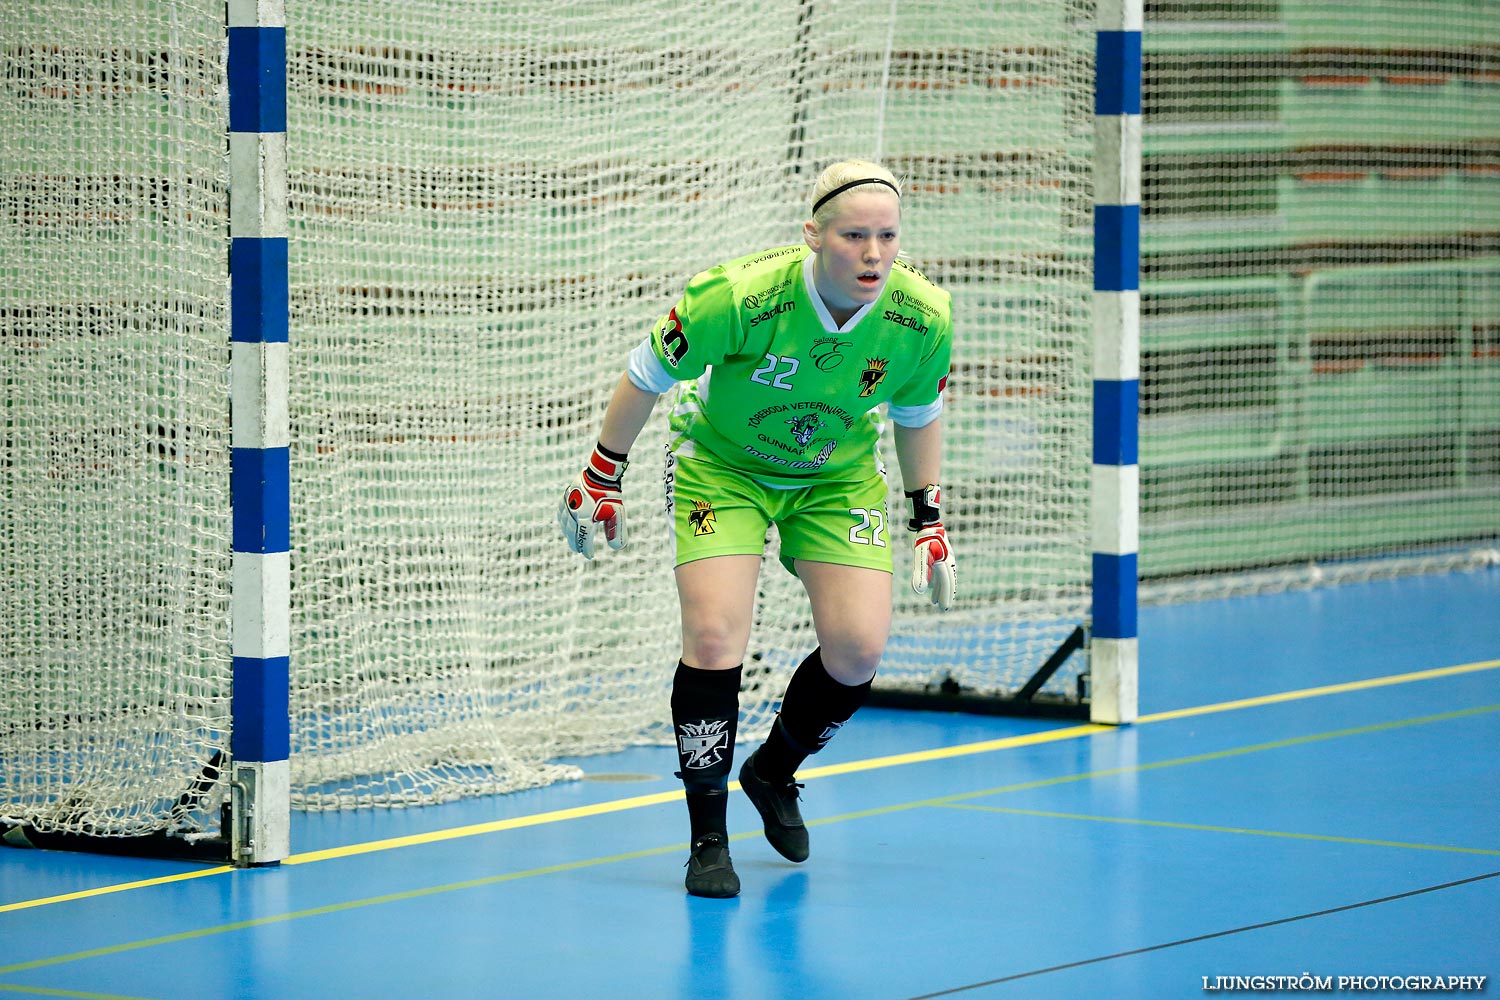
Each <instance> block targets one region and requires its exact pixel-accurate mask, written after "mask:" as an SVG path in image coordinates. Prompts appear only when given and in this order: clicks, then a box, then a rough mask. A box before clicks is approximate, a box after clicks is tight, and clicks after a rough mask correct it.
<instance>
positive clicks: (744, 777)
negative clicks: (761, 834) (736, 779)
mask: <svg viewBox="0 0 1500 1000" xmlns="http://www.w3.org/2000/svg"><path fill="white" fill-rule="evenodd" d="M740 787H741V788H743V789H744V790H745V794H746V795H748V796H749V797H750V801H751V802H752V803H753V804H754V805H755V809H756V811H757V812H759V813H760V818H761V819H763V820H765V824H766V839H767V840H769V841H770V842H771V846H772V847H774V848H776V851H777V853H778V854H780V855H781V856H782V857H783V858H786V859H787V860H788V861H798V862H801V861H806V860H807V855H808V845H807V827H806V826H805V825H803V823H802V810H800V809H798V808H797V789H799V788H801V787H802V786H801V785H799V784H797V782H796V781H795V780H793V779H792V778H787V779H786V780H784V781H765V780H764V779H762V778H761V777H760V776H759V775H757V774H756V773H755V754H751V755H750V756H749V757H747V758H745V763H744V764H743V765H742V766H741V767H740Z"/></svg>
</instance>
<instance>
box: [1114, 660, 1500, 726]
mask: <svg viewBox="0 0 1500 1000" xmlns="http://www.w3.org/2000/svg"><path fill="white" fill-rule="evenodd" d="M1496 667H1500V660H1481V661H1480V662H1478V663H1462V664H1459V665H1458V666H1456V667H1438V668H1436V669H1435V670H1418V671H1415V672H1413V673H1409V674H1391V675H1389V676H1387V677H1372V678H1370V679H1369V680H1363V681H1349V682H1347V683H1344V684H1325V685H1323V686H1322V687H1313V688H1303V689H1301V690H1300V691H1284V692H1282V693H1281V694H1266V695H1261V696H1260V697H1258V698H1241V699H1240V700H1238V701H1224V702H1220V703H1219V704H1217V705H1202V706H1199V707H1197V708H1179V709H1176V710H1174V711H1171V712H1154V713H1152V714H1151V715H1143V716H1141V717H1140V718H1139V719H1137V720H1136V724H1137V725H1139V724H1142V723H1149V722H1166V721H1168V720H1169V719H1186V718H1190V717H1192V716H1197V715H1210V714H1213V713H1215V712H1232V711H1235V710H1236V709H1241V708H1259V707H1260V706H1262V705H1276V704H1280V703H1281V702H1285V701H1300V700H1302V699H1304V698H1320V697H1323V696H1324V695H1330V694H1346V693H1348V692H1350V691H1369V690H1371V689H1372V688H1380V687H1389V686H1390V685H1392V684H1411V683H1412V682H1414V681H1430V680H1436V679H1437V678H1440V677H1457V676H1459V675H1461V674H1473V673H1478V672H1479V671H1481V670H1494V669H1495V668H1496Z"/></svg>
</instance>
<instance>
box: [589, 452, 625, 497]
mask: <svg viewBox="0 0 1500 1000" xmlns="http://www.w3.org/2000/svg"><path fill="white" fill-rule="evenodd" d="M629 466H630V463H629V462H627V461H626V460H625V456H624V455H623V454H621V453H620V452H617V451H610V450H609V449H608V448H606V447H604V445H602V444H596V445H594V453H593V454H592V455H590V456H589V464H588V467H587V468H586V469H584V472H585V474H586V475H588V476H589V477H590V478H592V479H595V480H597V481H598V482H599V484H600V485H603V486H615V487H618V486H619V485H620V477H621V476H623V475H625V470H626V469H627V468H628V467H629Z"/></svg>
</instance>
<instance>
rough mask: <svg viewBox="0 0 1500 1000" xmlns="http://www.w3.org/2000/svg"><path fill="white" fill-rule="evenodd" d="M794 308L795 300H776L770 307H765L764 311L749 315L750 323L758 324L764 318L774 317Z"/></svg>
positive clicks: (752, 324)
mask: <svg viewBox="0 0 1500 1000" xmlns="http://www.w3.org/2000/svg"><path fill="white" fill-rule="evenodd" d="M795 308H797V303H795V302H778V303H776V304H775V305H774V306H772V307H771V308H769V309H767V310H766V311H765V312H760V313H756V314H755V315H754V316H751V317H750V325H751V326H759V325H760V324H761V323H764V322H765V321H766V320H768V319H775V318H776V317H777V316H780V315H781V314H782V313H787V312H791V311H792V310H793V309H795Z"/></svg>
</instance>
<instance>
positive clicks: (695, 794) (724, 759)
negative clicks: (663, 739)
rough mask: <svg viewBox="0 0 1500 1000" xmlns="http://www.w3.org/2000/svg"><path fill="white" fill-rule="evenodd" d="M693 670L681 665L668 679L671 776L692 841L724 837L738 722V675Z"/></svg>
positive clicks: (680, 662) (732, 671) (735, 669)
mask: <svg viewBox="0 0 1500 1000" xmlns="http://www.w3.org/2000/svg"><path fill="white" fill-rule="evenodd" d="M741 669H742V668H741V667H735V668H734V669H733V670H699V669H698V668H696V667H690V666H688V665H687V664H686V663H683V662H682V661H680V660H679V661H678V663H677V674H676V676H674V677H673V678H672V730H673V732H674V733H675V734H676V736H677V763H678V766H679V767H680V768H681V770H680V771H678V772H677V776H678V777H679V778H681V779H682V784H683V787H684V788H685V789H686V790H687V807H688V821H689V823H690V824H691V826H692V839H693V840H694V841H696V840H697V839H698V838H699V837H701V836H702V835H703V834H705V833H719V834H724V835H726V836H727V835H728V831H729V823H728V819H727V815H726V814H727V809H728V803H729V796H728V794H727V793H728V789H729V770H730V767H731V765H732V764H733V763H734V737H735V731H736V729H738V727H739V719H740V672H741Z"/></svg>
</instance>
